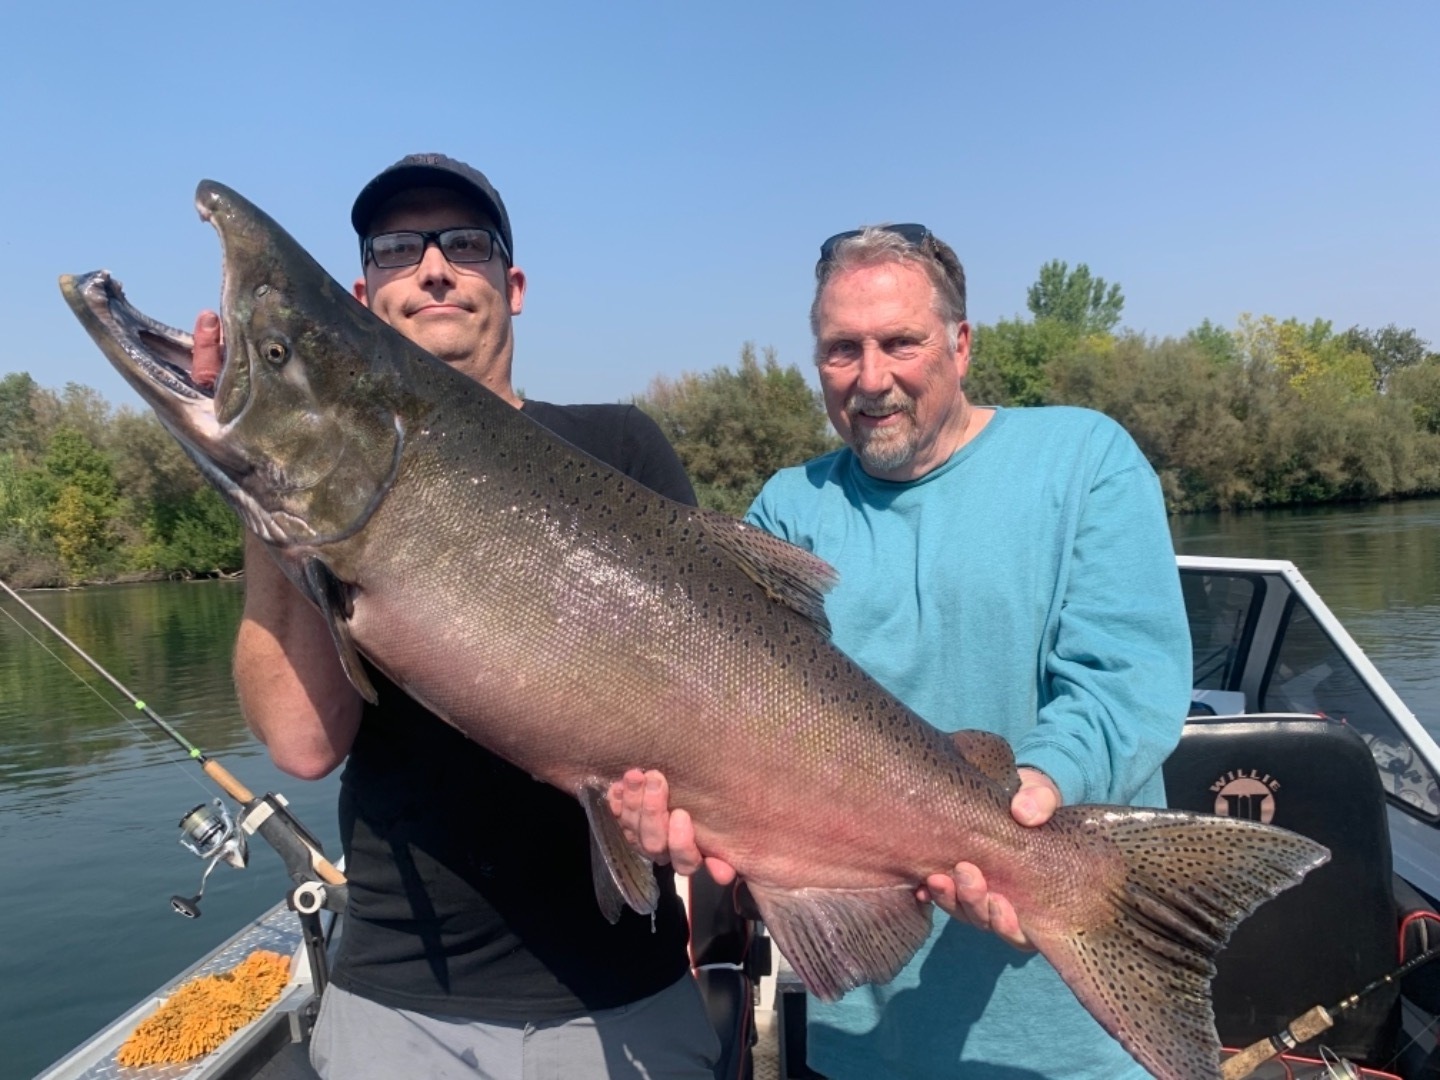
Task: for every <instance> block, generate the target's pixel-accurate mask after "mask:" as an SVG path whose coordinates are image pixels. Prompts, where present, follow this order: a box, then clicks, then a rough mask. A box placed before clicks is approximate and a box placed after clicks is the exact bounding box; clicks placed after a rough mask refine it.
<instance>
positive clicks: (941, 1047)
mask: <svg viewBox="0 0 1440 1080" xmlns="http://www.w3.org/2000/svg"><path fill="white" fill-rule="evenodd" d="M747 519H748V520H749V521H750V522H751V523H752V524H755V525H758V526H760V527H761V528H764V529H766V530H767V531H769V532H771V533H774V534H775V535H777V536H781V537H783V538H785V539H786V540H789V541H791V542H792V543H795V544H798V545H799V546H801V547H803V548H806V549H808V550H810V551H812V552H814V553H815V554H817V555H819V556H820V557H822V558H823V559H825V560H826V561H827V562H829V563H830V564H831V565H833V566H834V567H835V568H836V569H837V570H838V571H839V576H840V580H839V583H838V584H837V585H836V586H835V588H834V589H833V590H832V591H831V592H830V594H829V595H828V596H827V598H826V603H825V609H826V612H827V614H828V615H829V618H830V623H831V626H832V628H833V639H834V642H835V644H836V645H837V646H838V647H839V648H841V649H842V650H844V651H845V652H846V653H847V654H848V655H849V656H850V657H851V658H852V659H854V660H856V661H857V662H858V663H859V664H860V665H861V666H862V667H863V668H865V670H866V671H868V672H869V673H870V674H871V675H872V676H874V677H875V678H876V679H877V680H878V681H879V682H880V683H882V684H883V685H884V686H885V687H886V689H888V690H889V691H890V692H891V693H893V694H894V695H895V696H896V697H898V698H899V699H900V700H901V701H903V702H905V704H906V705H908V706H910V708H912V709H914V710H915V711H916V712H917V713H919V714H920V715H921V716H923V717H925V718H926V719H927V720H928V721H929V722H930V723H932V724H934V725H935V726H936V727H939V728H941V729H943V730H946V731H954V730H958V729H961V728H981V729H984V730H987V731H992V732H995V733H997V734H999V735H1002V736H1004V737H1005V738H1006V739H1007V740H1008V741H1009V742H1010V744H1011V746H1012V747H1013V748H1014V750H1015V757H1016V761H1017V763H1018V764H1020V765H1029V766H1032V767H1034V768H1037V769H1040V770H1041V771H1043V772H1044V773H1045V774H1046V775H1048V776H1049V777H1051V779H1053V780H1054V781H1055V783H1056V785H1057V786H1058V787H1059V789H1060V792H1061V795H1062V797H1063V799H1064V801H1065V803H1066V804H1072V803H1080V802H1088V803H1133V804H1135V805H1145V806H1163V805H1164V800H1165V793H1164V787H1163V784H1162V781H1161V777H1160V773H1159V769H1160V765H1161V763H1162V762H1163V761H1164V760H1165V757H1166V756H1167V755H1168V754H1169V753H1170V751H1171V750H1172V749H1173V748H1174V746H1175V743H1176V741H1177V740H1178V739H1179V737H1180V729H1181V726H1182V724H1183V723H1184V719H1185V714H1186V710H1187V708H1188V705H1189V698H1190V684H1191V671H1190V655H1191V654H1190V638H1189V630H1188V626H1187V622H1186V617H1185V608H1184V602H1183V600H1182V599H1181V595H1180V581H1179V575H1178V573H1177V571H1176V568H1175V555H1174V550H1173V547H1172V545H1171V540H1170V533H1169V528H1168V524H1167V521H1166V517H1165V508H1164V502H1163V500H1162V498H1161V493H1160V485H1159V482H1158V480H1157V479H1156V477H1155V473H1154V471H1153V470H1152V469H1151V468H1150V465H1149V464H1148V463H1147V462H1146V460H1145V458H1144V456H1143V455H1142V454H1141V453H1140V451H1139V449H1138V448H1137V447H1136V446H1135V443H1134V441H1133V440H1132V439H1131V438H1130V437H1129V435H1128V434H1126V432H1125V431H1124V429H1123V428H1121V427H1120V426H1119V425H1118V424H1116V423H1115V422H1114V421H1112V420H1110V419H1108V418H1107V417H1105V416H1103V415H1101V414H1099V413H1096V412H1092V411H1089V410H1085V409H1074V408H1038V409H1019V410H1014V409H1001V410H997V411H996V413H995V415H994V416H993V417H992V418H991V420H990V423H989V424H988V425H987V426H986V427H985V428H984V429H983V430H982V431H981V432H980V433H979V434H978V435H977V436H976V437H975V438H974V439H972V440H971V441H970V442H969V443H967V444H966V445H965V446H963V447H961V448H960V449H959V450H958V451H956V453H955V454H954V455H953V456H952V457H951V458H950V459H949V460H948V461H947V462H946V463H945V464H944V465H941V466H940V467H939V468H937V469H935V470H933V471H931V472H930V473H928V474H926V475H925V476H923V477H921V478H920V479H918V480H913V481H910V482H906V483H895V482H890V481H885V480H877V479H875V478H874V477H871V476H869V475H867V474H866V473H865V472H864V471H863V470H862V469H861V467H860V464H859V462H858V461H857V460H856V458H855V456H854V455H853V454H852V453H851V452H850V451H849V450H848V449H842V450H839V451H836V452H835V453H832V454H828V455H826V456H824V457H821V458H817V459H815V460H814V461H811V462H808V463H807V464H805V465H803V466H799V467H797V468H793V469H785V470H783V471H782V472H780V473H778V474H776V475H775V476H774V477H773V478H772V479H771V480H770V481H769V482H768V483H767V484H766V485H765V487H764V489H763V490H762V491H761V492H760V495H759V497H758V498H757V499H756V500H755V503H754V505H753V506H751V508H750V511H749V514H748V517H747ZM935 922H936V926H935V929H934V931H933V932H932V934H931V936H930V939H929V941H928V943H927V944H926V945H925V946H923V947H922V948H921V950H920V952H919V953H918V954H917V955H916V956H915V958H914V959H913V960H912V961H911V962H910V963H909V964H908V965H907V966H906V968H905V969H904V970H903V971H902V972H901V973H900V975H899V976H898V977H897V978H896V979H895V980H893V981H892V982H891V983H889V984H887V985H885V986H864V987H861V988H860V989H858V990H855V991H852V992H851V993H850V994H848V995H847V996H846V997H845V998H844V999H842V1000H841V1001H839V1002H837V1003H834V1004H830V1005H827V1004H824V1003H822V1002H819V1001H817V1000H815V999H813V998H812V999H811V1001H810V1004H809V1015H810V1030H809V1055H810V1061H811V1064H812V1065H813V1066H814V1067H815V1068H816V1069H818V1070H820V1071H821V1072H822V1073H824V1074H825V1075H826V1076H829V1077H832V1078H834V1080H849V1078H855V1080H861V1078H864V1080H871V1078H874V1077H881V1076H885V1077H892V1076H893V1077H912V1076H913V1077H926V1078H932V1077H976V1078H978V1077H986V1078H988V1080H1038V1078H1042V1077H1043V1078H1055V1080H1060V1078H1064V1080H1092V1078H1093V1080H1123V1078H1128V1077H1136V1078H1140V1077H1144V1076H1145V1075H1146V1073H1145V1072H1144V1071H1143V1070H1142V1069H1140V1067H1139V1066H1138V1065H1136V1064H1135V1062H1134V1061H1133V1060H1132V1059H1131V1058H1130V1056H1129V1055H1128V1054H1127V1053H1126V1052H1125V1051H1124V1050H1122V1049H1121V1048H1120V1046H1119V1045H1118V1044H1117V1043H1115V1042H1114V1041H1113V1040H1112V1039H1111V1038H1110V1037H1109V1036H1108V1035H1107V1034H1106V1033H1105V1032H1104V1031H1103V1030H1102V1029H1101V1028H1100V1026H1099V1025H1098V1024H1097V1023H1096V1022H1095V1021H1094V1020H1093V1019H1092V1018H1091V1017H1090V1015H1089V1013H1087V1012H1086V1011H1085V1009H1084V1008H1083V1007H1082V1006H1081V1005H1080V1004H1079V1002H1078V1001H1077V1000H1076V999H1075V997H1074V995H1073V994H1071V992H1070V991H1069V989H1068V988H1067V987H1066V986H1065V985H1064V984H1063V983H1062V982H1061V981H1060V979H1059V977H1058V976H1057V975H1056V974H1055V972H1054V969H1053V968H1051V967H1050V965H1049V963H1048V962H1046V961H1045V960H1044V959H1043V958H1042V957H1040V956H1039V955H1038V954H1034V953H1023V952H1020V951H1018V950H1016V949H1013V948H1011V947H1010V946H1008V945H1006V944H1005V943H1004V942H1002V941H1000V940H999V939H998V938H996V937H994V936H993V935H991V934H988V933H984V932H981V931H977V930H974V929H972V928H971V927H969V926H967V925H964V924H961V923H959V922H957V921H955V920H953V919H949V918H946V917H944V916H943V915H937V917H936V920H935Z"/></svg>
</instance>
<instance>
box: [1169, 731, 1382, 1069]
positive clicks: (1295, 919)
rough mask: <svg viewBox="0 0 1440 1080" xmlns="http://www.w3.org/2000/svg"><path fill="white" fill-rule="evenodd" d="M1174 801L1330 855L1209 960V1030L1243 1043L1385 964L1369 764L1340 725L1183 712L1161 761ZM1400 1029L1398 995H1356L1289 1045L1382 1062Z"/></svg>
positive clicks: (1333, 997) (1334, 997)
mask: <svg viewBox="0 0 1440 1080" xmlns="http://www.w3.org/2000/svg"><path fill="white" fill-rule="evenodd" d="M1164 774H1165V788H1166V794H1167V796H1168V799H1169V804H1170V806H1171V807H1173V808H1175V809H1183V810H1196V811H1201V812H1205V813H1220V814H1228V815H1231V816H1244V817H1249V818H1252V819H1254V820H1259V821H1266V822H1268V823H1270V824H1273V825H1278V826H1281V827H1282V828H1286V829H1291V830H1293V831H1295V832H1298V833H1301V834H1303V835H1305V836H1308V837H1310V838H1311V839H1312V840H1315V841H1318V842H1319V843H1321V844H1324V845H1325V846H1326V847H1328V848H1329V849H1330V862H1329V863H1327V864H1326V865H1325V866H1322V867H1320V868H1319V869H1318V870H1315V871H1313V872H1311V873H1310V874H1309V875H1308V876H1307V877H1306V878H1305V880H1304V881H1303V882H1301V883H1300V884H1299V885H1298V886H1296V887H1295V888H1293V889H1289V890H1287V891H1286V892H1284V893H1282V894H1281V895H1280V896H1279V897H1277V898H1276V899H1274V900H1271V901H1269V902H1268V903H1266V904H1264V905H1262V906H1261V907H1260V908H1259V910H1258V911H1256V913H1255V914H1254V915H1252V916H1250V918H1248V919H1246V920H1245V921H1244V922H1243V923H1241V924H1240V926H1239V928H1238V929H1237V930H1236V931H1235V934H1234V936H1233V937H1232V938H1231V940H1230V943H1229V945H1228V946H1227V947H1226V948H1225V950H1224V951H1223V952H1222V953H1221V954H1220V956H1219V957H1218V959H1217V962H1216V967H1217V972H1216V976H1215V980H1214V983H1213V984H1212V985H1213V995H1214V1002H1215V1018H1216V1027H1217V1028H1218V1030H1219V1033H1220V1039H1221V1042H1222V1043H1224V1044H1225V1045H1226V1046H1231V1047H1243V1046H1248V1045H1249V1044H1250V1043H1252V1042H1255V1041H1256V1040H1258V1039H1261V1038H1265V1037H1267V1036H1270V1035H1273V1034H1275V1033H1277V1032H1279V1031H1281V1030H1283V1029H1284V1028H1285V1027H1286V1026H1287V1025H1288V1024H1289V1023H1290V1022H1291V1021H1292V1020H1294V1019H1295V1018H1297V1017H1299V1016H1300V1015H1301V1014H1302V1013H1304V1012H1306V1011H1307V1010H1309V1009H1310V1008H1312V1007H1313V1006H1315V1005H1323V1006H1325V1007H1326V1008H1327V1009H1331V1010H1333V1009H1334V1007H1335V1006H1336V1005H1338V1004H1339V1003H1340V1002H1341V1001H1343V1000H1344V999H1345V998H1347V997H1349V996H1350V995H1351V994H1353V993H1355V992H1356V991H1358V990H1360V989H1361V988H1362V987H1364V986H1366V985H1367V984H1368V983H1370V982H1371V981H1372V980H1373V979H1376V978H1378V977H1380V976H1382V975H1384V974H1386V973H1387V972H1390V971H1392V970H1394V968H1395V967H1396V966H1397V964H1398V963H1399V960H1398V949H1399V945H1398V936H1397V934H1398V916H1397V907H1396V901H1395V897H1394V893H1393V889H1392V874H1391V856H1390V833H1389V829H1388V825H1387V821H1386V813H1385V792H1384V789H1383V787H1382V786H1381V781H1380V774H1379V770H1378V769H1377V768H1376V766H1375V761H1374V759H1373V758H1372V757H1371V755H1370V751H1369V748H1368V747H1367V746H1366V744H1365V742H1364V740H1362V739H1361V738H1360V736H1359V735H1358V734H1357V733H1356V732H1355V731H1354V730H1353V729H1352V728H1350V727H1348V726H1346V725H1345V724H1342V723H1337V722H1335V721H1331V720H1326V719H1324V718H1321V717H1317V716H1309V715H1290V714H1283V715H1281V714H1277V715H1265V716H1243V717H1216V718H1204V719H1191V720H1190V721H1188V722H1187V723H1186V725H1185V730H1184V734H1183V735H1182V737H1181V739H1180V744H1179V746H1178V747H1177V749H1176V750H1175V752H1174V753H1173V754H1172V755H1171V757H1170V759H1169V760H1168V761H1167V762H1166V763H1165V767H1164ZM1399 1027H1400V1007H1399V1000H1398V990H1397V989H1396V988H1394V987H1386V988H1383V989H1381V990H1378V991H1376V992H1374V993H1372V994H1370V995H1368V996H1367V997H1366V998H1364V999H1362V1000H1361V1002H1360V1003H1359V1004H1358V1005H1357V1006H1356V1007H1355V1008H1354V1009H1353V1010H1351V1011H1348V1012H1347V1013H1346V1014H1345V1016H1344V1018H1342V1019H1340V1020H1339V1021H1338V1022H1337V1023H1336V1024H1335V1026H1334V1027H1333V1028H1331V1029H1330V1030H1329V1031H1327V1032H1325V1033H1324V1034H1323V1035H1321V1036H1320V1037H1319V1038H1318V1039H1316V1040H1314V1041H1313V1042H1312V1043H1309V1044H1304V1045H1303V1046H1302V1047H1300V1048H1299V1051H1298V1052H1301V1053H1306V1052H1308V1053H1310V1054H1311V1055H1312V1056H1313V1055H1316V1054H1317V1053H1318V1051H1317V1049H1316V1047H1317V1046H1318V1044H1324V1045H1325V1046H1326V1047H1328V1048H1329V1049H1330V1050H1332V1051H1334V1052H1335V1053H1338V1054H1340V1055H1341V1056H1342V1057H1345V1058H1348V1059H1349V1060H1351V1061H1354V1062H1357V1063H1360V1064H1373V1065H1384V1064H1385V1063H1387V1062H1389V1061H1390V1059H1391V1058H1392V1056H1393V1054H1394V1049H1395V1045H1396V1041H1397V1036H1398V1033H1399Z"/></svg>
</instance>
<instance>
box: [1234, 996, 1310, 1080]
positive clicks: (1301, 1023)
mask: <svg viewBox="0 0 1440 1080" xmlns="http://www.w3.org/2000/svg"><path fill="white" fill-rule="evenodd" d="M1334 1023H1335V1020H1334V1018H1333V1017H1331V1015H1330V1013H1329V1012H1327V1011H1326V1009H1325V1006H1323V1005H1316V1006H1315V1007H1314V1008H1313V1009H1311V1010H1310V1011H1309V1012H1307V1013H1305V1015H1303V1016H1301V1017H1298V1018H1297V1019H1296V1020H1295V1021H1294V1022H1293V1023H1291V1025H1290V1026H1289V1027H1287V1028H1286V1029H1285V1030H1284V1031H1282V1032H1281V1033H1280V1034H1279V1035H1272V1036H1270V1037H1269V1038H1268V1039H1261V1040H1260V1041H1259V1042H1257V1043H1251V1044H1250V1045H1249V1046H1247V1047H1246V1048H1245V1049H1244V1050H1241V1051H1240V1052H1239V1053H1238V1054H1236V1055H1235V1056H1234V1057H1231V1058H1227V1059H1226V1060H1225V1062H1224V1063H1223V1064H1222V1065H1221V1066H1220V1075H1221V1077H1222V1078H1223V1080H1242V1078H1243V1077H1246V1076H1249V1075H1250V1074H1251V1073H1253V1072H1254V1071H1255V1070H1256V1069H1258V1068H1259V1067H1260V1066H1261V1065H1264V1064H1265V1062H1267V1061H1269V1060H1270V1059H1271V1058H1273V1057H1274V1056H1275V1055H1276V1054H1279V1053H1281V1052H1283V1051H1285V1050H1289V1049H1292V1048H1294V1047H1296V1046H1299V1045H1300V1044H1301V1043H1303V1042H1308V1041H1309V1040H1310V1039H1313V1038H1315V1036H1316V1035H1319V1034H1320V1033H1321V1032H1322V1031H1328V1030H1329V1029H1330V1027H1331V1025H1333V1024H1334Z"/></svg>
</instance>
